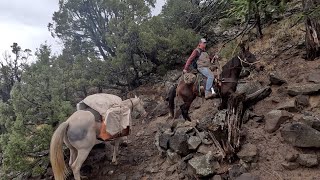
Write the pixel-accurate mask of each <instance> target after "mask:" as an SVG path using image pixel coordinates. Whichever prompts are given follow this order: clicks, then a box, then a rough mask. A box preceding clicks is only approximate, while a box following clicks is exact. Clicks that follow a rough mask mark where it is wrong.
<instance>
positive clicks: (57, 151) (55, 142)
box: [50, 121, 69, 180]
mask: <svg viewBox="0 0 320 180" xmlns="http://www.w3.org/2000/svg"><path fill="white" fill-rule="evenodd" d="M68 126H69V123H68V121H67V122H63V123H61V124H60V125H59V127H58V128H57V129H56V131H55V132H54V133H53V135H52V138H51V143H50V162H51V166H52V171H53V174H54V178H55V180H65V179H66V177H67V175H68V174H69V171H68V169H67V167H66V164H65V162H64V158H63V149H62V145H63V138H64V136H65V134H66V131H67V128H68Z"/></svg>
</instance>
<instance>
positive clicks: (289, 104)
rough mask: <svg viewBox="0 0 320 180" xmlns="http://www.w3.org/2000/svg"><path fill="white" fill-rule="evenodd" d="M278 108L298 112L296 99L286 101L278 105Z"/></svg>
mask: <svg viewBox="0 0 320 180" xmlns="http://www.w3.org/2000/svg"><path fill="white" fill-rule="evenodd" d="M277 110H286V111H288V112H298V111H299V110H298V108H297V106H296V101H295V99H291V100H289V101H284V102H282V103H280V104H279V105H278V108H277Z"/></svg>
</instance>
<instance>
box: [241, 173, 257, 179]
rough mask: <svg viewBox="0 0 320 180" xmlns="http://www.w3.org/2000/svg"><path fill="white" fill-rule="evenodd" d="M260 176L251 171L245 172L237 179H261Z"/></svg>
mask: <svg viewBox="0 0 320 180" xmlns="http://www.w3.org/2000/svg"><path fill="white" fill-rule="evenodd" d="M259 179H260V178H259V177H257V176H255V175H252V174H250V173H243V174H241V175H240V176H239V177H237V178H236V180H259Z"/></svg>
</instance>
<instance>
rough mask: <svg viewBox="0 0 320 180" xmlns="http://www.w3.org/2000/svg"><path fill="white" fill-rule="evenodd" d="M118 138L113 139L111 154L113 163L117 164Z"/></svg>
mask: <svg viewBox="0 0 320 180" xmlns="http://www.w3.org/2000/svg"><path fill="white" fill-rule="evenodd" d="M119 144H120V138H117V139H115V142H114V147H113V155H112V163H113V164H114V165H117V164H118V160H117V155H118V151H119Z"/></svg>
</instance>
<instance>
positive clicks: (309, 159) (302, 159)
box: [297, 154, 319, 167]
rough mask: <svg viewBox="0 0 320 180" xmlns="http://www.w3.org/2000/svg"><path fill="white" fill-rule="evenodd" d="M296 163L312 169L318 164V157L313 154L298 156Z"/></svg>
mask: <svg viewBox="0 0 320 180" xmlns="http://www.w3.org/2000/svg"><path fill="white" fill-rule="evenodd" d="M297 162H298V163H299V164H300V165H302V166H306V167H313V166H317V165H318V164H319V162H318V157H317V155H314V154H299V157H298V159H297Z"/></svg>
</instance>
